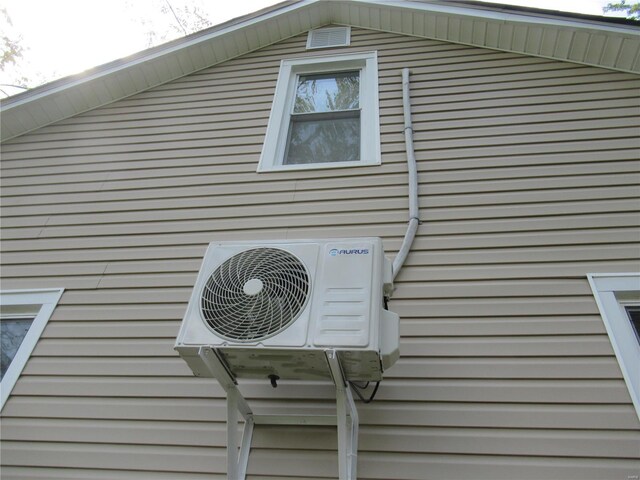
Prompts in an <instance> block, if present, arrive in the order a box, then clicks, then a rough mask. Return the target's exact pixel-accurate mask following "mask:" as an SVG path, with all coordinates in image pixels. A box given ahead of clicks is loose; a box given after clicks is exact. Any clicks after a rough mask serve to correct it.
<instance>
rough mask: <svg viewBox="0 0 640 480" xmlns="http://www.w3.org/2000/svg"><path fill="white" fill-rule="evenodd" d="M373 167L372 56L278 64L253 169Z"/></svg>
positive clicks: (376, 150) (376, 153)
mask: <svg viewBox="0 0 640 480" xmlns="http://www.w3.org/2000/svg"><path fill="white" fill-rule="evenodd" d="M379 164H380V122H379V115H378V65H377V55H376V52H364V53H351V54H343V55H332V56H315V57H306V58H301V59H293V60H283V61H282V63H281V65H280V73H279V75H278V82H277V84H276V93H275V97H274V101H273V106H272V108H271V115H270V117H269V124H268V126H267V134H266V137H265V143H264V147H263V149H262V155H261V157H260V164H259V165H258V171H259V172H267V171H277V170H299V169H308V168H328V167H352V166H360V165H379Z"/></svg>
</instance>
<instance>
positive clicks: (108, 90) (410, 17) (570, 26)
mask: <svg viewBox="0 0 640 480" xmlns="http://www.w3.org/2000/svg"><path fill="white" fill-rule="evenodd" d="M506 10H508V9H505V8H503V7H500V6H499V5H497V6H495V7H493V6H488V4H478V5H475V4H471V5H470V4H468V3H464V2H461V3H456V2H455V1H453V2H444V1H441V0H423V1H420V0H414V1H411V0H377V1H365V0H351V1H348V0H300V1H286V2H283V3H280V4H278V5H276V6H274V7H271V8H268V9H265V10H263V11H261V12H257V14H252V15H248V16H245V17H242V18H240V19H237V20H232V21H230V22H228V23H225V24H222V25H219V26H217V27H212V28H211V29H207V30H203V31H202V32H198V33H196V34H193V35H190V36H188V37H185V38H183V39H179V40H176V41H173V42H169V43H167V44H165V45H161V46H159V47H155V48H152V49H149V50H145V51H143V52H140V53H139V54H135V55H132V56H131V57H127V58H124V59H121V60H117V61H115V62H111V63H109V64H106V65H103V66H100V67H97V68H95V69H93V70H89V71H87V72H85V73H82V74H79V75H74V76H71V77H67V78H63V79H61V80H57V81H55V82H52V83H49V84H46V85H43V86H42V87H37V88H35V89H32V90H28V91H26V92H24V93H22V94H19V95H16V96H14V97H10V98H9V99H6V100H4V101H3V102H2V106H1V110H0V121H1V127H0V132H1V139H2V140H7V139H10V138H13V137H16V136H18V135H22V134H24V133H27V132H29V131H32V130H35V129H37V128H40V127H43V126H45V125H48V124H50V123H53V122H56V121H59V120H62V119H64V118H68V117H71V116H73V115H77V114H79V113H82V112H86V111H88V110H91V109H93V108H97V107H99V106H101V105H105V104H108V103H110V102H113V101H115V100H118V99H121V98H125V97H127V96H130V95H133V94H135V93H138V92H141V91H144V90H147V89H149V88H152V87H154V86H157V85H160V84H163V83H166V82H169V81H171V80H174V79H176V78H179V77H182V76H184V75H188V74H190V73H193V72H196V71H198V70H201V69H203V68H206V67H209V66H211V65H215V64H217V63H221V62H224V61H226V60H229V59H231V58H234V57H237V56H239V55H243V54H245V53H248V52H250V51H253V50H257V49H259V48H263V47H265V46H267V45H271V44H273V43H276V42H278V41H281V40H283V39H286V38H289V37H292V36H295V35H299V34H301V33H304V32H307V31H308V30H310V29H313V28H318V27H321V26H324V25H328V24H337V25H350V26H354V27H361V28H369V29H373V30H381V31H387V32H394V33H399V34H404V35H412V36H417V37H424V38H431V39H436V40H442V41H447V42H453V43H461V44H466V45H472V46H477V47H483V48H491V49H497V50H503V51H509V52H515V53H522V54H525V55H534V56H541V57H546V58H551V59H555V60H562V61H569V62H575V63H581V64H586V65H592V66H597V67H603V68H609V69H613V70H618V71H623V72H630V73H640V27H637V26H631V25H626V24H616V23H608V22H602V21H597V19H595V20H591V19H589V18H586V19H584V18H573V17H572V16H571V15H567V16H564V15H551V14H548V13H544V12H543V13H538V12H531V11H522V12H520V11H510V10H509V11H506Z"/></svg>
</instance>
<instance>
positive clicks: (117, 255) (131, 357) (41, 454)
mask: <svg viewBox="0 0 640 480" xmlns="http://www.w3.org/2000/svg"><path fill="white" fill-rule="evenodd" d="M305 41H306V36H304V35H302V36H298V37H294V38H291V39H289V40H286V41H283V42H280V43H278V44H276V45H273V46H271V47H268V48H264V49H262V50H259V51H256V52H253V53H251V54H247V55H244V56H242V57H239V58H236V59H234V60H230V61H228V62H225V63H223V64H221V65H218V66H214V67H211V68H208V69H205V70H203V71H201V72H198V73H196V74H193V75H190V76H188V77H184V78H182V79H180V80H176V81H173V82H170V83H168V84H166V85H162V86H160V87H156V88H154V89H152V90H149V91H147V92H144V93H141V94H137V95H135V96H132V97H130V98H128V99H125V100H121V101H118V102H115V103H113V104H111V105H108V106H106V107H102V108H99V109H96V110H94V111H91V112H87V113H85V114H82V115H79V116H77V117H74V118H70V119H67V120H64V121H61V122H58V123H56V124H53V125H50V126H47V127H44V128H42V129H40V130H37V131H35V132H33V133H30V134H27V135H24V136H22V137H19V138H16V139H14V140H11V141H9V142H6V143H5V144H3V145H2V179H1V182H2V191H1V195H2V208H3V212H2V238H3V241H2V249H3V254H2V257H1V262H2V276H3V281H2V288H3V289H9V288H40V287H64V288H65V289H66V291H65V294H64V295H63V297H62V299H61V301H60V303H59V305H58V307H57V309H56V310H55V312H54V314H53V317H52V319H51V321H50V322H49V325H48V327H47V329H46V330H45V332H44V334H43V336H42V339H41V341H40V342H39V344H38V346H37V347H36V349H35V351H34V353H33V355H32V358H31V360H30V361H29V362H28V363H27V366H26V368H25V370H24V372H23V375H22V377H21V378H20V380H19V381H18V383H17V384H16V387H15V389H14V390H13V393H12V396H11V397H10V399H9V401H8V402H7V404H6V406H5V408H4V409H3V411H2V417H3V418H2V427H1V428H2V432H1V433H2V459H1V461H2V464H3V467H2V478H3V479H5V478H6V479H7V480H9V479H54V480H55V479H115V478H120V479H150V478H153V479H164V478H166V479H174V478H180V479H186V480H191V479H205V478H207V479H223V478H226V476H225V469H226V463H225V450H224V442H225V423H224V422H225V420H226V416H225V403H224V400H223V398H224V397H223V394H222V393H223V392H222V390H221V388H220V387H218V386H217V385H216V384H215V382H213V381H211V380H207V379H199V378H195V377H193V376H192V375H191V372H190V371H189V370H188V368H187V367H186V365H185V364H184V362H182V361H181V360H180V359H179V358H178V357H177V356H176V355H175V354H174V352H173V350H172V347H173V343H174V339H175V335H176V333H177V330H178V327H179V324H180V320H181V318H182V314H183V313H184V310H185V308H186V302H187V300H188V298H189V295H190V292H191V288H192V286H193V283H194V281H195V277H196V273H197V271H198V268H199V266H200V261H201V259H202V255H203V254H204V251H205V248H206V245H207V244H208V242H210V241H213V240H239V239H272V238H275V239H277V238H314V237H338V236H372V235H373V236H381V237H383V239H384V244H385V248H386V250H387V253H388V254H389V256H393V255H394V254H395V252H396V251H397V249H398V248H399V246H400V243H401V240H402V236H403V235H404V231H405V228H406V223H407V215H408V214H407V208H408V207H407V204H408V203H407V198H406V196H407V187H406V165H405V154H404V143H403V133H402V128H403V123H402V122H403V120H402V105H401V79H400V71H401V69H402V68H403V67H405V66H406V67H409V68H410V69H411V72H412V88H411V90H412V97H413V98H412V104H413V107H412V108H413V121H414V129H415V147H416V157H417V160H418V170H419V180H420V194H421V219H422V225H421V226H420V229H419V232H418V237H417V239H416V242H415V244H414V248H413V250H412V252H411V254H410V255H409V258H408V260H407V264H406V266H405V268H404V269H403V271H402V272H401V274H400V276H399V277H398V279H397V290H396V292H395V295H394V298H393V300H392V302H391V309H392V310H394V311H396V312H397V313H398V314H400V316H401V335H402V340H401V355H402V356H401V359H400V361H399V362H398V364H397V365H396V366H394V367H393V369H391V370H390V371H389V372H388V374H387V376H386V378H385V380H384V382H383V383H382V385H381V387H380V390H379V393H378V396H377V398H376V401H374V402H373V403H372V404H370V405H362V404H359V411H360V414H361V423H362V428H361V433H360V454H359V463H358V470H359V477H358V478H360V479H361V480H366V479H371V480H373V479H380V480H383V479H384V480H396V479H397V480H426V479H453V478H455V479H474V480H475V479H492V480H493V479H495V480H499V479H509V480H512V479H514V478H517V479H532V480H541V479H563V480H564V479H580V480H584V479H598V480H601V479H603V478H612V479H613V478H622V479H625V478H627V477H628V476H629V475H634V474H637V472H638V471H639V470H640V448H639V447H640V422H639V421H638V417H637V416H636V413H635V411H634V408H633V405H632V404H631V400H630V397H629V394H628V392H627V389H626V386H625V384H624V380H623V378H622V375H621V373H620V369H619V366H618V364H617V362H616V359H615V356H614V354H613V350H612V348H611V344H610V342H609V339H608V337H607V334H606V331H605V328H604V325H603V323H602V320H601V319H600V317H599V314H598V310H597V308H596V305H595V302H594V299H593V296H592V294H591V291H590V289H589V285H588V283H587V280H586V276H585V275H586V273H587V272H626V271H638V270H640V260H639V257H640V255H639V252H640V225H639V223H640V222H639V215H638V206H639V201H638V188H637V185H638V183H639V182H640V172H639V165H638V156H639V148H640V144H639V140H638V133H639V131H640V115H639V113H638V112H639V110H638V107H639V106H640V98H639V97H640V96H639V95H638V93H639V89H640V80H639V78H638V77H637V76H635V75H631V74H625V73H619V72H613V71H607V70H604V69H598V68H593V67H587V66H582V65H577V64H571V63H561V62H556V61H551V60H546V59H542V58H533V57H525V56H521V55H516V54H510V53H502V52H496V51H491V50H483V49H479V48H472V47H467V46H463V45H453V44H447V43H442V42H437V41H430V40H423V39H418V38H411V37H402V36H399V35H394V34H388V33H381V32H373V31H367V30H361V29H353V31H352V46H351V47H349V48H347V49H335V50H330V51H335V52H345V51H369V50H377V51H378V58H379V81H380V113H381V132H382V137H381V140H382V161H383V164H382V166H379V167H362V168H350V169H327V170H315V171H301V172H284V173H268V174H260V175H258V174H257V173H256V172H255V170H256V168H257V163H258V159H259V156H260V152H261V148H262V142H263V140H264V134H265V131H266V125H267V121H268V117H269V111H270V108H271V101H272V96H273V93H274V91H275V82H276V78H277V74H278V68H279V62H280V60H281V59H284V58H296V57H300V56H304V55H308V54H310V53H308V52H306V51H305V49H304V46H305ZM318 53H319V52H317V51H314V52H312V54H318ZM242 391H243V392H244V393H245V395H246V396H247V397H248V398H249V399H250V401H251V403H252V404H255V405H256V409H261V410H264V411H272V412H283V411H291V410H300V411H302V410H303V409H304V408H310V409H313V410H315V411H322V412H328V411H330V409H331V406H332V404H331V398H332V391H331V389H330V388H328V387H325V386H318V385H313V384H301V385H298V384H292V383H288V384H287V383H286V382H284V383H283V384H282V385H281V386H280V387H279V388H278V389H276V390H273V389H272V388H271V387H270V386H269V385H268V383H267V382H246V383H243V384H242ZM290 397H296V398H300V399H301V401H300V403H299V404H291V403H290V402H289V401H288V400H287V399H288V398H290ZM336 447H337V445H336V438H335V431H334V429H331V428H317V427H305V428H300V427H297V428H295V427H294V428H291V427H262V426H260V427H257V428H256V432H255V441H254V449H253V450H252V453H251V458H250V462H249V472H250V475H249V478H251V479H256V480H258V479H259V480H275V479H283V478H296V479H298V478H300V479H302V478H304V479H305V480H320V479H328V478H335V477H336V476H337V455H336Z"/></svg>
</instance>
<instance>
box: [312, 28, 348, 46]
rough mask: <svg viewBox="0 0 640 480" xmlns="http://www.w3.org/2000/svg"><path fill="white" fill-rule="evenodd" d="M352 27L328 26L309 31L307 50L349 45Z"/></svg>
mask: <svg viewBox="0 0 640 480" xmlns="http://www.w3.org/2000/svg"><path fill="white" fill-rule="evenodd" d="M350 42H351V27H327V28H318V29H316V30H310V31H309V37H308V38H307V50H309V49H312V48H328V47H348V46H349V44H350Z"/></svg>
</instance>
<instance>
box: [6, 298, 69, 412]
mask: <svg viewBox="0 0 640 480" xmlns="http://www.w3.org/2000/svg"><path fill="white" fill-rule="evenodd" d="M63 292H64V288H40V289H29V290H2V291H0V321H1V320H2V318H6V319H9V318H16V317H22V318H33V321H32V322H31V325H30V326H29V330H28V331H27V333H26V335H25V336H24V338H23V340H22V343H21V344H20V347H19V348H18V350H17V351H16V354H15V356H14V357H13V359H11V364H10V365H9V367H8V368H7V371H6V372H5V374H4V376H3V377H2V380H1V381H0V410H2V408H3V407H4V405H5V404H6V402H7V400H8V399H9V396H10V395H11V391H12V390H13V387H14V386H15V384H16V382H17V381H18V378H20V374H21V373H22V370H23V369H24V367H25V365H26V364H27V361H28V360H29V358H30V357H31V353H32V352H33V349H34V348H35V346H36V344H37V343H38V340H39V339H40V336H41V335H42V332H43V331H44V329H45V327H46V326H47V323H48V322H49V319H50V318H51V315H52V314H53V311H54V310H55V308H56V306H57V305H58V302H59V301H60V297H62V293H63Z"/></svg>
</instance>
